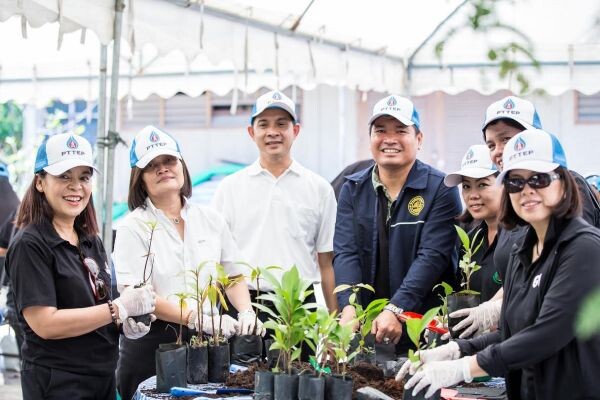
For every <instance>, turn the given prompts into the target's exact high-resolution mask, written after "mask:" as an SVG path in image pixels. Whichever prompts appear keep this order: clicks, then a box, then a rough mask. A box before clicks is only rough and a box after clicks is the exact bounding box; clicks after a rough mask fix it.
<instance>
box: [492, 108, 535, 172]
mask: <svg viewBox="0 0 600 400" xmlns="http://www.w3.org/2000/svg"><path fill="white" fill-rule="evenodd" d="M515 125H516V124H515ZM524 130H525V129H524V128H518V127H517V126H514V125H510V124H507V123H506V122H505V121H503V120H498V121H495V122H492V123H490V124H489V125H488V126H487V127H486V128H485V144H486V145H487V147H488V149H490V158H491V159H492V162H493V163H494V164H495V165H496V166H497V167H498V169H499V170H500V171H502V168H503V165H502V153H503V152H504V146H505V145H506V142H508V141H509V140H510V139H511V138H512V137H513V136H515V135H516V134H517V133H520V132H522V131H524Z"/></svg>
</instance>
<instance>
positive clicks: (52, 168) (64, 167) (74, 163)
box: [43, 158, 100, 176]
mask: <svg viewBox="0 0 600 400" xmlns="http://www.w3.org/2000/svg"><path fill="white" fill-rule="evenodd" d="M75 167H90V168H92V169H93V170H94V171H96V172H98V173H100V171H98V169H96V167H94V165H92V164H91V163H89V162H87V161H84V160H81V159H78V158H72V159H69V160H64V161H59V162H57V163H54V164H52V165H48V166H47V167H44V168H43V169H44V171H46V172H47V173H49V174H50V175H54V176H56V175H60V174H62V173H64V172H65V171H68V170H70V169H71V168H75Z"/></svg>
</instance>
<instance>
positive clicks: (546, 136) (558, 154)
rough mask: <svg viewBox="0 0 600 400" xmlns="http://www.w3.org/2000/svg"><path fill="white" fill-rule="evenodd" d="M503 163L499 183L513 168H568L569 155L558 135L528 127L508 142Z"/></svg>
mask: <svg viewBox="0 0 600 400" xmlns="http://www.w3.org/2000/svg"><path fill="white" fill-rule="evenodd" d="M502 164H503V166H504V169H503V170H502V173H501V174H500V175H499V176H498V178H497V180H496V182H497V183H502V180H503V179H504V177H505V176H506V173H507V172H508V171H511V170H513V169H526V170H528V171H534V172H551V171H554V170H555V169H556V168H558V167H563V168H567V157H566V156H565V151H564V149H563V147H562V145H561V144H560V142H559V141H558V139H557V138H556V136H554V135H552V134H550V133H548V132H546V131H543V130H541V129H527V130H524V131H523V132H521V133H519V134H518V135H516V136H513V137H512V138H511V139H510V140H509V141H508V142H507V143H506V146H504V153H503V154H502Z"/></svg>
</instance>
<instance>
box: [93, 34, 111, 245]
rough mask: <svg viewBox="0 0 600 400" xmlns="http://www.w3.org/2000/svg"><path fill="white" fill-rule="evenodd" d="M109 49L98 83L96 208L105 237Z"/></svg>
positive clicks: (102, 51) (104, 53) (102, 59)
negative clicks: (99, 173) (98, 172)
mask: <svg viewBox="0 0 600 400" xmlns="http://www.w3.org/2000/svg"><path fill="white" fill-rule="evenodd" d="M107 65H108V61H107V47H106V46H105V45H101V46H100V68H99V77H98V81H99V84H100V88H99V90H98V126H97V129H96V148H97V149H98V152H97V155H98V159H97V167H98V171H101V172H102V174H101V175H100V176H99V177H98V195H96V197H95V199H94V201H95V204H94V205H95V206H96V220H97V221H98V225H99V227H100V230H101V232H100V234H101V235H104V232H103V231H102V229H103V226H104V204H105V203H104V195H105V188H106V174H105V173H104V165H105V163H106V146H105V145H104V143H106V140H107V135H106V71H107Z"/></svg>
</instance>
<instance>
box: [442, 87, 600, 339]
mask: <svg viewBox="0 0 600 400" xmlns="http://www.w3.org/2000/svg"><path fill="white" fill-rule="evenodd" d="M541 127H542V124H541V120H540V117H539V115H538V113H537V111H536V109H535V106H534V105H533V103H531V102H530V101H528V100H525V99H521V98H519V97H516V96H508V97H505V98H503V99H501V100H498V101H496V102H494V103H492V104H490V106H489V107H488V108H487V110H486V112H485V119H484V122H483V127H482V131H483V139H484V141H485V143H486V145H487V146H488V149H489V150H490V158H491V159H492V162H493V163H494V164H495V165H496V166H497V167H498V169H499V170H502V168H503V161H502V158H503V152H504V147H505V145H506V143H507V142H508V140H510V139H511V138H512V137H514V136H515V135H517V134H518V133H520V132H522V131H524V130H525V129H539V128H541ZM570 173H571V174H572V175H573V177H574V178H575V181H576V182H577V185H578V186H579V189H580V191H581V197H582V201H583V218H584V219H585V220H586V221H588V222H589V223H590V224H592V225H594V226H596V227H600V204H599V203H598V202H597V201H595V200H596V199H595V196H594V195H593V192H592V190H591V188H590V185H589V184H588V183H587V182H586V181H585V179H584V178H583V177H582V176H581V175H579V174H578V173H577V172H575V171H570ZM523 235H524V229H522V228H520V227H516V228H514V229H510V230H509V229H503V230H501V231H500V232H499V233H498V239H497V244H496V249H495V251H494V265H495V266H496V268H497V269H498V271H499V272H500V279H503V276H502V273H503V272H504V271H506V267H507V265H508V261H509V257H510V253H511V250H512V248H513V246H514V245H515V244H517V243H520V242H521V241H522V236H523ZM501 304H502V289H501V290H499V291H498V293H497V295H496V296H495V297H494V298H492V299H490V300H489V301H486V302H483V303H481V304H480V305H479V306H477V307H473V308H466V309H463V310H458V311H455V312H454V313H453V314H452V315H451V316H452V317H453V318H458V317H465V319H464V320H463V322H461V325H464V327H466V329H465V331H464V332H463V334H461V335H462V337H464V336H465V335H466V333H467V332H472V331H474V330H477V331H479V332H482V331H486V330H489V329H494V326H496V325H497V324H496V323H494V321H495V320H494V317H495V316H497V315H499V314H500V306H501Z"/></svg>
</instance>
